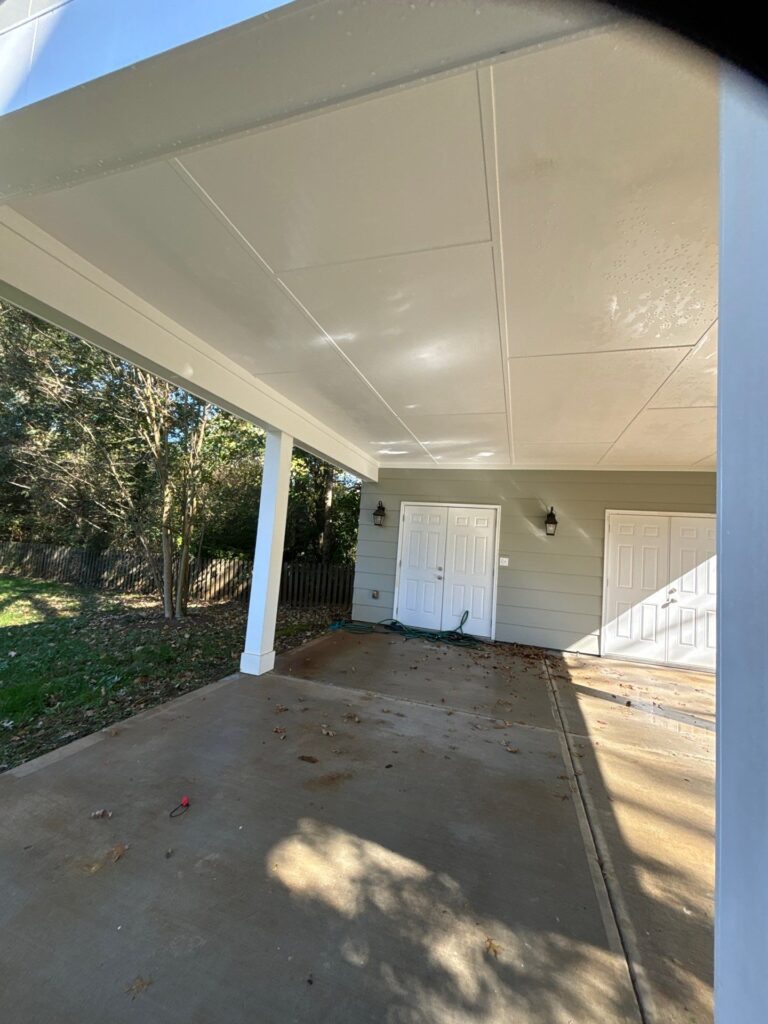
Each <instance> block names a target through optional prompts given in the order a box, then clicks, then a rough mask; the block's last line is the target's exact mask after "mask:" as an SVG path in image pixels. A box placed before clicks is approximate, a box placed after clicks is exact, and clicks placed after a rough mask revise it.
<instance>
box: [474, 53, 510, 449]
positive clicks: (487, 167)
mask: <svg viewBox="0 0 768 1024" xmlns="http://www.w3.org/2000/svg"><path fill="white" fill-rule="evenodd" d="M483 72H484V74H483V80H484V82H485V83H486V88H487V91H488V100H489V103H490V110H487V109H486V106H485V104H484V102H483V99H484V96H483V86H482V85H481V77H480V69H478V70H477V71H476V72H475V85H476V88H477V106H478V120H479V124H480V138H481V140H482V154H483V171H484V178H485V201H486V204H487V210H488V224H489V227H490V230H491V262H492V263H493V288H494V295H495V297H496V320H497V325H498V330H499V355H500V357H501V373H502V384H503V387H504V404H505V407H506V408H505V413H506V418H507V443H508V445H509V461H510V465H514V464H515V437H514V427H513V424H512V382H511V380H510V371H509V318H508V314H507V291H506V278H505V269H504V238H503V229H502V224H501V192H500V185H499V154H498V139H497V131H496V93H495V88H494V78H493V66H490V67H488V68H484V69H483ZM486 121H488V122H489V124H486ZM487 129H489V131H488V130H487ZM489 151H490V152H489ZM489 156H490V158H491V161H492V167H491V163H490V162H489ZM491 194H493V200H492V199H491Z"/></svg>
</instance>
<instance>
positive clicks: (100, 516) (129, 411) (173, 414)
mask: <svg viewBox="0 0 768 1024" xmlns="http://www.w3.org/2000/svg"><path fill="white" fill-rule="evenodd" d="M0 430H2V445H0V535H2V536H12V537H17V538H26V539H35V540H41V541H54V542H57V543H64V544H78V545H85V546H88V547H92V548H97V549H102V548H106V547H109V546H110V545H114V546H122V547H124V546H126V545H131V546H134V547H137V548H138V549H139V550H140V551H141V552H142V554H143V556H144V558H145V560H146V563H147V565H148V567H149V570H150V572H151V574H152V577H153V579H154V581H155V584H156V587H157V590H158V593H160V594H161V595H162V599H163V608H164V611H165V614H166V616H168V617H169V618H170V617H174V616H175V617H183V616H184V615H185V614H186V609H187V600H188V593H189V580H190V569H191V565H192V562H193V560H194V559H195V558H199V557H201V556H203V555H231V554H239V555H243V554H244V555H246V556H250V555H251V554H252V552H253V544H254V538H255V532H256V522H257V517H258V506H259V497H260V494H261V479H262V468H263V457H264V433H263V431H261V430H260V429H259V428H258V427H255V426H254V425H253V424H250V423H246V422H245V421H243V420H241V419H239V418H238V417H236V416H233V415H231V414H229V413H227V412H225V411H223V410H221V409H218V408H216V407H215V406H211V405H208V404H206V403H205V402H202V401H200V400H199V399H197V398H195V397H194V396H193V395H190V394H189V393H188V392H186V391H184V390H183V389H181V388H178V387H177V386H176V385H174V384H170V383H168V382H167V381H164V380H161V379H160V378H158V377H156V376H154V375H153V374H151V373H147V372H146V371H144V370H141V369H140V368H138V367H136V366H133V365H132V364H130V363H128V362H126V361H125V360H122V359H118V358H117V357H115V356H111V355H109V354H107V353H105V352H102V351H100V350H98V349H95V348H92V347H91V346H90V345H87V344H86V343H84V342H82V341H81V340H79V339H78V338H76V337H73V336H72V335H70V334H67V332H65V331H62V330H59V329H57V328H55V327H52V326H50V325H49V324H46V323H44V322H43V321H40V320H38V319H37V318H36V317H33V316H31V315H30V314H28V313H25V312H23V311H22V310H19V309H16V308H15V307H13V306H10V305H8V304H5V303H0ZM291 469H292V472H291V491H290V496H289V506H288V521H287V528H286V541H285V558H286V560H287V561H305V562H317V561H320V560H322V561H325V562H337V563H348V562H349V561H351V559H352V557H353V554H354V549H355V544H356V536H357V515H358V509H359V483H358V482H357V481H356V480H355V478H354V477H351V476H350V475H349V474H346V473H342V472H339V471H337V470H335V469H334V468H333V467H332V466H330V465H328V463H325V462H323V460H321V459H319V458H317V456H314V455H310V454H307V453H305V452H302V451H300V450H298V449H296V450H295V451H294V455H293V460H292V467H291Z"/></svg>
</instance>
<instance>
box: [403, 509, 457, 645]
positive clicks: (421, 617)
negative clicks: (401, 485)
mask: <svg viewBox="0 0 768 1024" xmlns="http://www.w3.org/2000/svg"><path fill="white" fill-rule="evenodd" d="M403 518H404V521H403V523H402V530H403V540H402V543H401V546H400V549H401V552H402V554H401V562H402V564H401V566H400V584H399V587H398V595H397V601H396V602H395V617H396V618H398V619H400V621H401V622H404V623H406V625H408V626H417V627H419V628H420V629H440V628H441V625H440V624H441V622H442V616H443V577H444V575H445V573H444V565H445V540H446V528H447V523H448V509H447V508H441V507H440V506H439V505H435V506H426V505H404V506H403Z"/></svg>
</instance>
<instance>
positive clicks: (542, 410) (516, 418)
mask: <svg viewBox="0 0 768 1024" xmlns="http://www.w3.org/2000/svg"><path fill="white" fill-rule="evenodd" d="M686 354H687V349H657V350H652V349H651V350H640V351H630V352H600V353H594V354H591V355H567V356H536V357H527V358H522V359H512V360H510V369H509V374H510V389H511V395H512V411H513V426H514V438H515V440H516V441H529V442H539V443H547V444H560V443H563V442H569V443H571V444H574V443H577V444H601V443H610V442H612V441H615V440H616V438H617V437H618V436H619V434H621V432H622V430H624V428H625V427H626V426H627V424H628V423H629V421H630V420H631V419H632V417H633V416H636V415H637V413H638V412H640V410H641V409H642V408H643V406H644V405H645V404H646V402H647V401H648V399H649V398H651V397H652V395H653V393H654V392H655V391H656V389H657V388H658V387H659V386H660V385H661V384H663V382H664V381H665V380H666V378H667V377H668V375H669V374H670V373H671V372H672V370H673V369H674V368H675V366H677V364H678V363H679V362H680V360H681V359H682V358H683V357H684V356H685V355H686Z"/></svg>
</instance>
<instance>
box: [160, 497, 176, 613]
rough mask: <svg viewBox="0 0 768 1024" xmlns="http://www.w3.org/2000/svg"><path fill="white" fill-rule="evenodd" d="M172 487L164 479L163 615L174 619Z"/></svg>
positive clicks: (162, 531) (162, 529)
mask: <svg viewBox="0 0 768 1024" xmlns="http://www.w3.org/2000/svg"><path fill="white" fill-rule="evenodd" d="M171 501H172V496H171V488H170V486H169V484H168V481H167V480H164V481H163V522H162V527H161V532H160V535H161V538H162V546H163V615H165V617H166V619H172V618H173V613H174V607H173V541H172V538H171Z"/></svg>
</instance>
